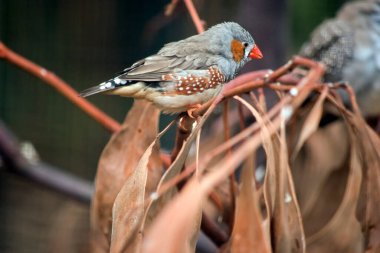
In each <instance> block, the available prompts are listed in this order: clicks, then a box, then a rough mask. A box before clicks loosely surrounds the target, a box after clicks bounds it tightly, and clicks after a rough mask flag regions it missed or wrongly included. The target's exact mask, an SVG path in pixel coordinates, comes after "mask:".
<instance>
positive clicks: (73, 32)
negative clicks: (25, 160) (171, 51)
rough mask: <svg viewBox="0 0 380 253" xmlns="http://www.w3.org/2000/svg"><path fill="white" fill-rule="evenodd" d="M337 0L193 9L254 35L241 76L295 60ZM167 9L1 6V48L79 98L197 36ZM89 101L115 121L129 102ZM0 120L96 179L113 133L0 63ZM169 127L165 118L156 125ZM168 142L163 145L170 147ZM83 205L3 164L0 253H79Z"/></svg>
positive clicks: (212, 1)
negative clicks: (255, 48) (255, 56)
mask: <svg viewBox="0 0 380 253" xmlns="http://www.w3.org/2000/svg"><path fill="white" fill-rule="evenodd" d="M343 2H344V1H343V0H318V1H313V0H288V1H286V0H207V1H206V0H198V1H195V5H196V7H197V9H198V10H199V12H200V16H201V18H202V19H204V20H205V21H206V22H207V26H211V25H214V24H217V23H219V22H222V21H236V22H238V23H240V24H241V25H242V26H243V27H245V28H247V30H249V31H250V32H251V34H252V35H253V36H254V38H255V40H256V42H257V44H258V45H259V46H260V48H261V50H262V51H263V54H264V60H263V61H260V62H259V61H256V62H252V63H250V64H248V66H246V67H245V69H244V71H249V70H254V69H260V68H276V67H278V66H279V65H281V64H283V63H285V61H286V60H287V59H288V58H289V57H290V56H291V55H292V54H294V53H296V52H297V50H298V48H299V46H300V45H301V44H302V42H304V41H305V40H306V39H307V37H308V34H309V33H310V31H311V30H312V29H313V28H314V27H315V26H316V25H317V24H319V23H320V22H321V21H322V20H323V19H325V18H326V17H331V16H333V15H334V13H335V11H336V9H337V8H338V7H339V6H340V5H341V4H342V3H343ZM168 3H169V0H165V1H164V0H155V1H151V0H150V1H148V0H145V1H144V0H141V1H126V0H124V1H122V0H114V1H111V0H82V1H74V0H0V40H1V41H2V42H4V43H5V44H6V45H7V46H8V47H10V48H11V49H12V50H14V51H16V52H18V53H20V54H21V55H23V56H25V57H26V58H28V59H30V60H32V61H34V62H36V63H38V64H39V65H42V66H43V67H45V68H47V69H49V70H51V71H53V72H55V73H56V74H57V75H58V76H60V77H61V78H62V79H64V80H65V81H67V82H68V83H69V84H71V85H72V87H73V88H74V89H76V90H78V91H80V90H82V89H85V88H87V87H89V86H92V85H95V84H98V83H100V82H102V81H104V80H106V79H108V78H110V77H112V76H113V75H114V74H115V73H116V72H118V71H120V70H122V69H123V68H125V67H126V66H128V65H130V64H132V63H133V62H135V61H137V60H139V59H140V58H143V57H145V56H147V55H149V54H152V53H154V52H156V51H157V50H158V49H159V48H160V47H161V46H162V45H163V44H164V43H167V42H170V41H174V40H178V39H182V38H185V37H187V36H189V35H193V34H195V33H196V30H195V28H194V25H193V23H192V21H191V19H190V17H189V15H188V13H187V11H186V9H185V7H184V5H183V4H179V6H178V7H177V9H176V10H175V11H174V14H173V15H172V16H171V17H165V16H164V15H163V11H164V7H165V6H166V5H167V4H168ZM90 101H91V102H93V103H94V104H96V105H97V106H99V107H100V108H101V109H102V110H104V111H105V112H106V113H107V114H109V115H110V116H112V117H114V118H115V119H116V120H117V121H119V122H121V121H122V120H123V119H124V116H125V114H126V112H127V111H128V109H129V108H130V106H131V104H132V100H131V99H125V98H119V97H108V96H94V97H91V98H90ZM0 119H1V120H2V121H4V122H5V123H6V124H7V126H8V127H9V128H10V129H11V130H12V131H13V132H14V133H15V134H16V135H17V136H18V138H19V140H20V141H21V142H24V141H28V142H31V143H32V144H33V145H34V147H35V148H36V150H37V151H38V153H39V155H40V157H41V159H42V160H44V161H45V162H47V163H50V164H53V165H55V166H57V167H59V168H61V169H62V170H64V171H67V172H70V173H72V174H74V175H76V176H78V177H81V178H85V179H88V180H93V178H94V175H95V171H96V166H97V161H98V157H99V155H100V153H101V151H102V149H103V147H104V145H105V144H106V142H107V141H108V139H109V137H110V132H108V131H107V130H106V129H104V128H103V127H102V126H100V125H99V124H97V123H96V122H95V121H94V120H92V119H90V118H89V117H88V116H87V115H85V114H84V113H83V112H82V111H80V110H79V109H78V108H77V107H75V106H74V105H73V104H71V103H70V102H68V101H67V100H66V99H65V98H63V97H62V96H61V95H59V94H58V93H57V92H56V91H55V90H54V89H53V88H51V87H49V86H47V85H46V84H45V83H43V82H41V81H40V80H38V79H37V78H35V77H33V76H31V75H29V74H27V73H25V72H24V71H22V70H20V69H18V68H16V67H15V66H13V65H10V64H9V63H7V62H4V61H0ZM168 120H170V117H163V119H162V125H164V124H165V123H166V122H168ZM172 138H173V134H171V135H169V136H168V137H166V138H165V139H163V142H162V145H163V147H165V148H168V149H169V148H170V147H171V145H172ZM87 231H88V206H86V205H83V204H79V203H76V202H74V201H72V200H70V199H68V198H66V197H62V196H61V195H59V194H56V193H54V192H51V191H49V190H46V189H44V188H42V187H40V186H38V185H36V184H34V183H33V182H28V180H26V179H22V178H20V177H18V176H16V175H12V174H10V173H8V172H6V170H5V169H4V168H3V167H1V165H0V252H81V251H84V250H85V248H86V244H85V242H86V236H87Z"/></svg>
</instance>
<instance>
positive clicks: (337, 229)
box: [307, 132, 363, 253]
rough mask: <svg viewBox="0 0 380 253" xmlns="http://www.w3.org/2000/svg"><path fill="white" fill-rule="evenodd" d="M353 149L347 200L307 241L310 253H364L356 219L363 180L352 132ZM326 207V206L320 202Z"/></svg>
mask: <svg viewBox="0 0 380 253" xmlns="http://www.w3.org/2000/svg"><path fill="white" fill-rule="evenodd" d="M350 135H351V138H352V139H351V140H352V146H351V150H350V155H349V157H350V165H349V170H350V172H349V176H348V179H347V180H348V181H347V184H346V190H345V193H344V197H343V199H342V201H341V202H340V205H339V208H338V209H337V210H336V212H335V213H334V215H333V217H332V218H331V219H330V220H329V221H328V223H327V224H326V225H325V226H324V227H323V228H322V229H320V230H319V231H318V232H316V233H315V234H313V235H311V236H309V237H308V238H307V246H308V252H315V253H317V252H337V253H338V252H342V253H343V252H344V253H349V252H350V253H359V252H362V251H363V249H362V235H361V233H360V225H359V223H358V221H357V220H356V218H355V210H356V204H357V199H358V195H359V191H360V182H361V179H362V172H361V170H362V166H361V164H360V151H359V149H358V145H357V144H355V143H357V141H356V140H355V137H354V135H352V132H350ZM320 204H321V205H326V203H320Z"/></svg>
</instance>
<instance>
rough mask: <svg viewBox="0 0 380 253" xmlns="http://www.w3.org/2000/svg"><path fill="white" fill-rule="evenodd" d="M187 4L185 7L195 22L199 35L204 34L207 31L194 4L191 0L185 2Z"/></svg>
mask: <svg viewBox="0 0 380 253" xmlns="http://www.w3.org/2000/svg"><path fill="white" fill-rule="evenodd" d="M183 1H184V2H185V5H186V7H187V9H188V11H189V13H190V16H191V19H192V20H193V22H194V25H195V28H196V29H197V31H198V33H203V32H204V31H205V28H204V26H203V22H202V20H201V19H200V18H199V15H198V12H197V10H196V9H195V7H194V4H193V2H192V1H191V0H183Z"/></svg>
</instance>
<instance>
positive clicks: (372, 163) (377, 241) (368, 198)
mask: <svg viewBox="0 0 380 253" xmlns="http://www.w3.org/2000/svg"><path fill="white" fill-rule="evenodd" d="M351 122H352V123H353V124H354V125H355V127H356V129H355V130H356V131H355V133H356V134H357V140H356V141H357V142H358V143H359V145H360V148H361V151H362V153H361V165H362V169H363V172H362V173H363V182H362V188H361V193H360V196H359V204H358V213H357V215H358V219H359V221H360V223H361V226H362V231H363V234H364V237H365V242H366V243H365V250H366V252H371V253H374V252H379V251H380V215H379V206H380V139H379V136H378V135H377V134H375V133H374V132H373V131H372V130H371V129H369V127H368V126H367V125H366V124H365V123H364V121H363V119H360V118H356V120H355V121H354V120H352V121H351Z"/></svg>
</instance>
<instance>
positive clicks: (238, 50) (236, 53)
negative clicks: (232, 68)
mask: <svg viewBox="0 0 380 253" xmlns="http://www.w3.org/2000/svg"><path fill="white" fill-rule="evenodd" d="M231 52H232V57H233V58H234V61H236V62H240V61H241V60H242V59H243V57H244V46H243V44H242V43H241V41H238V40H235V39H233V40H232V41H231Z"/></svg>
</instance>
